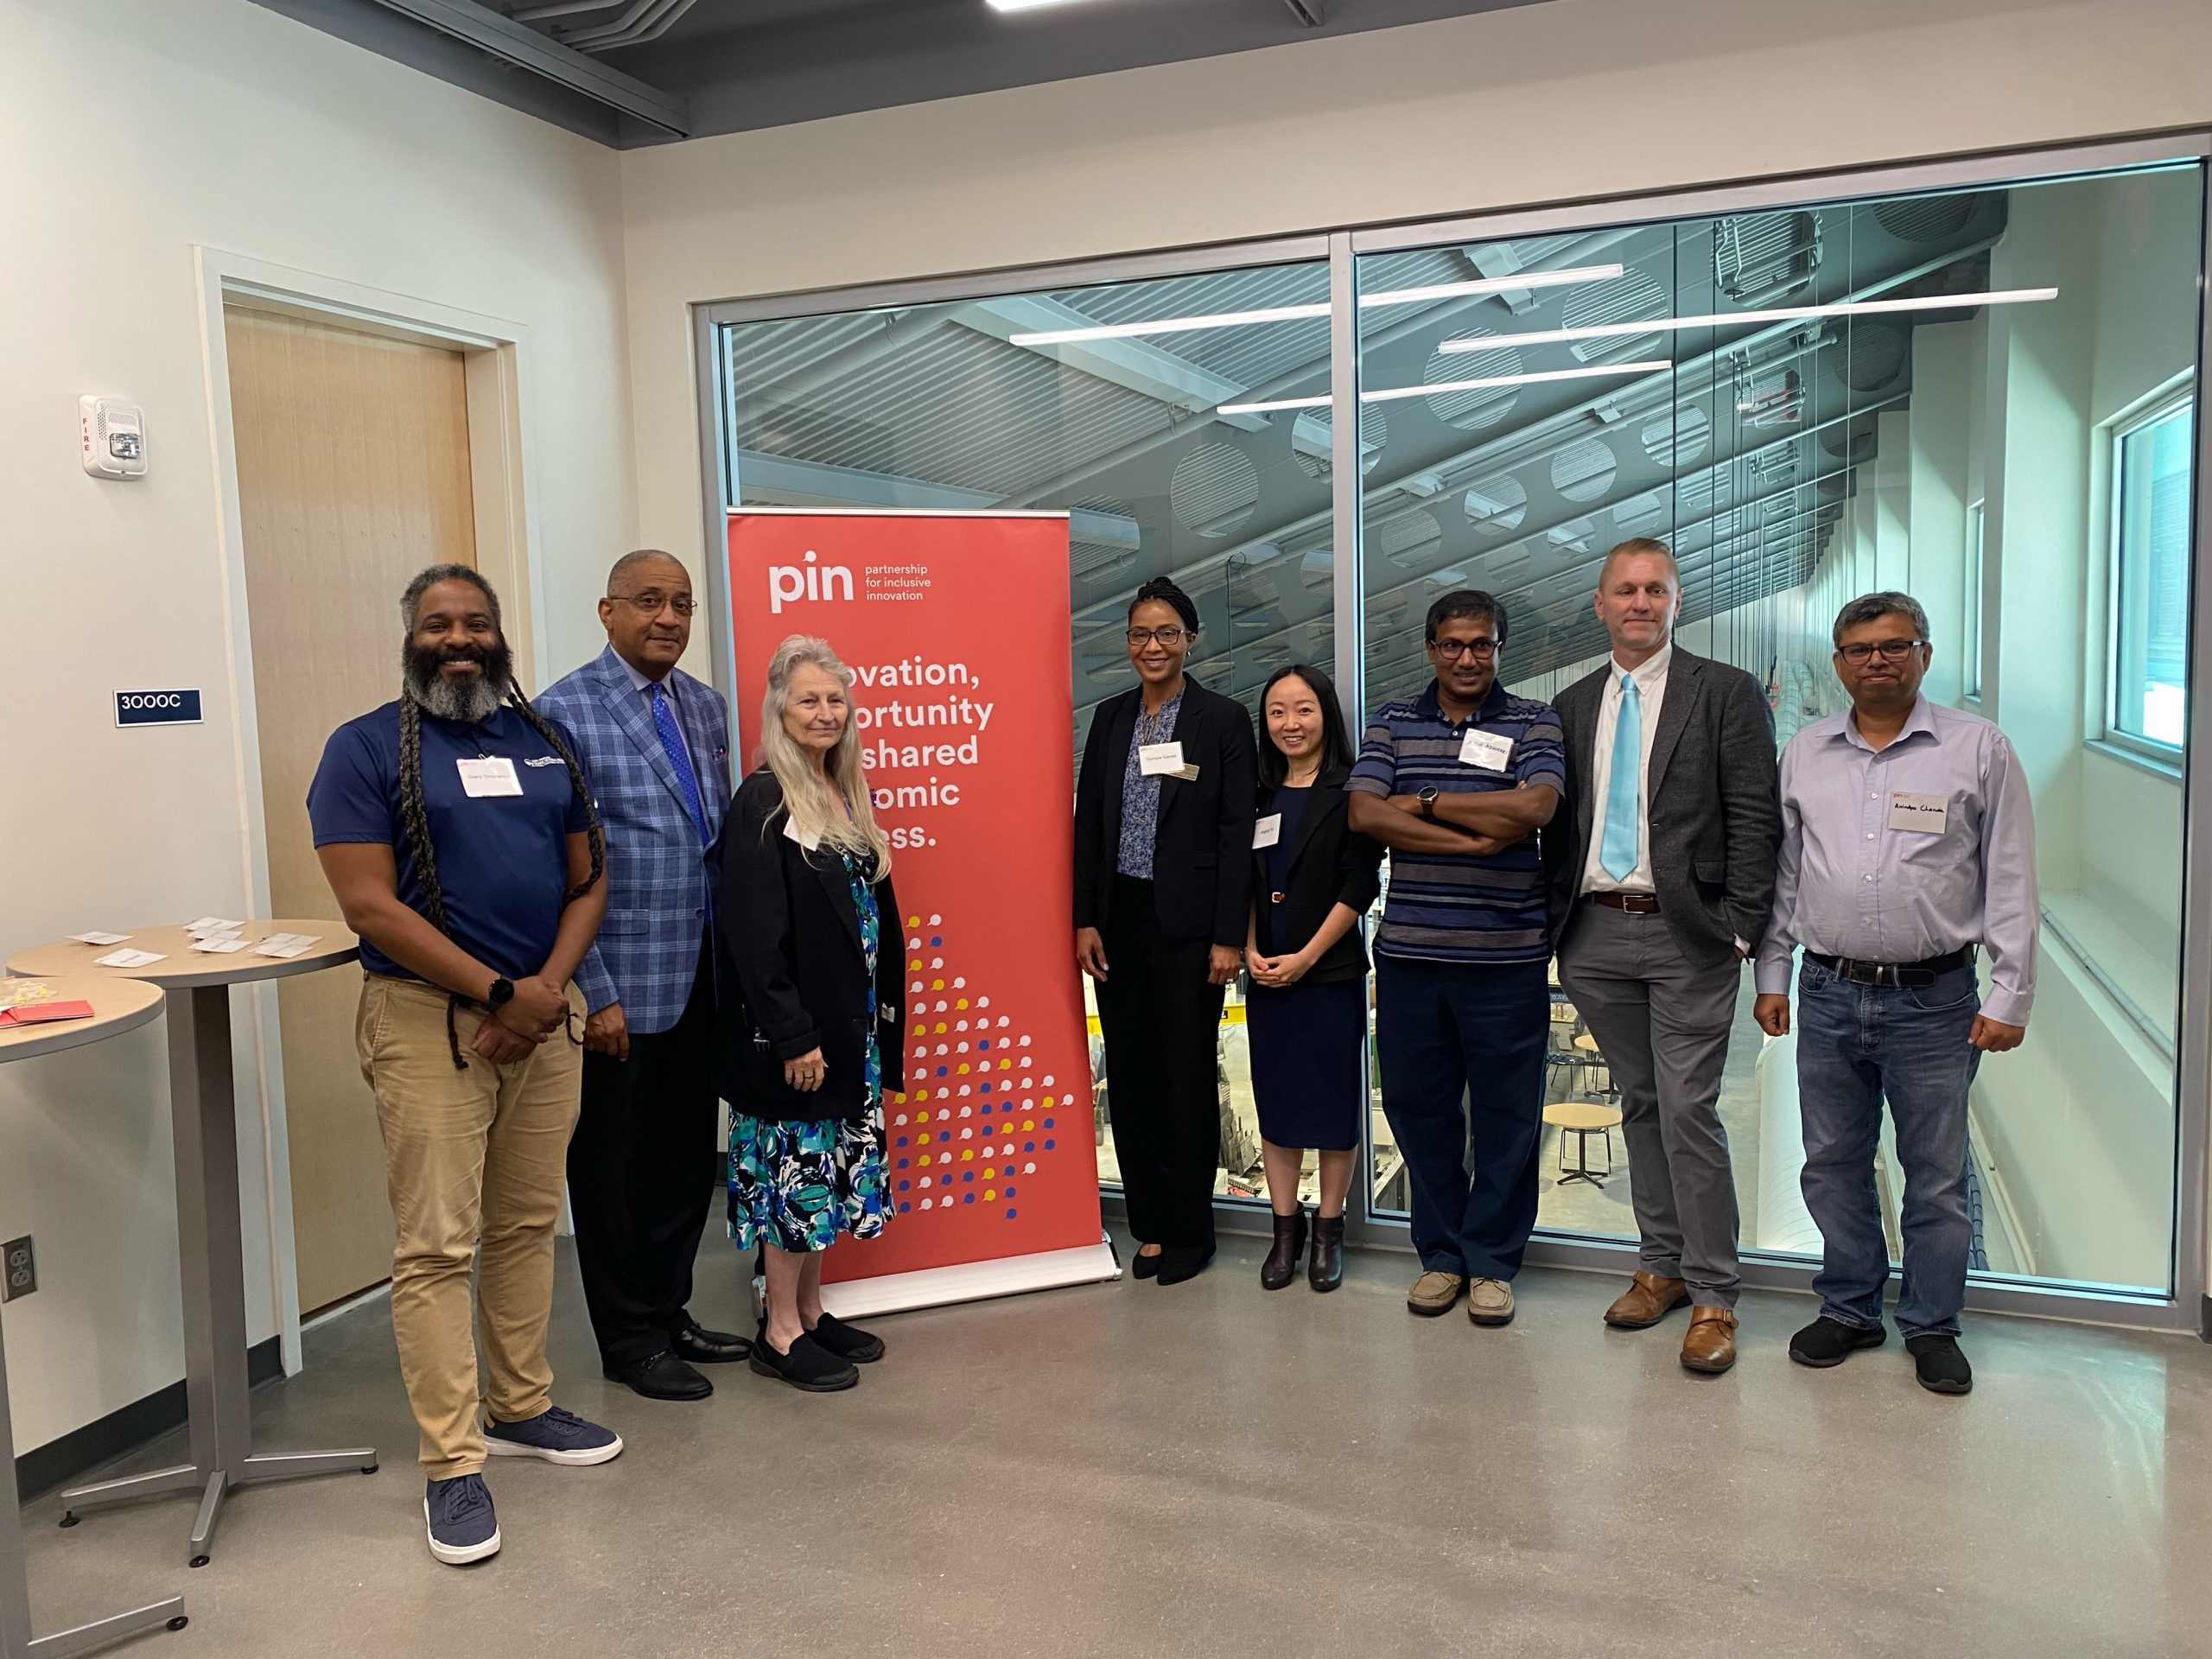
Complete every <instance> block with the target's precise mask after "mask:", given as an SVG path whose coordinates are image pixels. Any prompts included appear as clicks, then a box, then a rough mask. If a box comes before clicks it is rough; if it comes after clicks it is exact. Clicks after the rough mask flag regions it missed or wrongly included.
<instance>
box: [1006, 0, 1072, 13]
mask: <svg viewBox="0 0 2212 1659" xmlns="http://www.w3.org/2000/svg"><path fill="white" fill-rule="evenodd" d="M1067 3H1069V0H991V10H993V11H1036V10H1039V9H1040V8H1042V7H1045V6H1064V5H1066V4H1067Z"/></svg>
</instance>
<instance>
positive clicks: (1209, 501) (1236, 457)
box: [1167, 443, 1260, 536]
mask: <svg viewBox="0 0 2212 1659" xmlns="http://www.w3.org/2000/svg"><path fill="white" fill-rule="evenodd" d="M1167 499H1168V502H1169V504H1170V505H1172V506H1173V508H1174V509H1175V517H1176V519H1177V520H1178V522H1179V523H1180V524H1182V526H1183V528H1184V529H1185V530H1190V531H1197V532H1198V534H1199V535H1201V536H1226V535H1228V534H1229V533H1230V531H1234V530H1236V529H1237V528H1239V527H1240V526H1241V525H1242V524H1243V523H1244V521H1245V520H1246V519H1247V518H1250V517H1251V516H1252V509H1253V508H1255V507H1256V506H1258V505H1260V469H1259V468H1258V467H1255V466H1254V465H1253V464H1252V461H1251V457H1249V455H1247V454H1245V453H1244V452H1243V450H1242V449H1238V448H1234V447H1233V446H1231V445H1230V444H1226V443H1202V444H1200V445H1198V448H1195V449H1193V450H1192V451H1191V453H1190V454H1187V455H1185V456H1184V457H1183V459H1182V460H1181V461H1178V462H1177V463H1176V466H1175V473H1174V476H1173V477H1172V478H1170V479H1169V480H1167Z"/></svg>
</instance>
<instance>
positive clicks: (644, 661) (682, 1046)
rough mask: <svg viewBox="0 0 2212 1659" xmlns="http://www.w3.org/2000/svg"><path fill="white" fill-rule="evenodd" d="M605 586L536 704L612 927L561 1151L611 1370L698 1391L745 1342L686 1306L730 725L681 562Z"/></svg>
mask: <svg viewBox="0 0 2212 1659" xmlns="http://www.w3.org/2000/svg"><path fill="white" fill-rule="evenodd" d="M695 609H696V601H694V600H693V599H692V596H691V578H690V575H687V574H686V573H685V571H684V569H683V565H681V564H680V563H677V561H676V560H675V559H674V558H673V557H671V556H670V555H668V554H666V553H662V552H658V551H656V550H651V549H647V550H642V551H639V552H636V553H629V554H626V555H624V556H622V557H621V558H620V559H619V560H617V561H616V562H615V565H614V568H613V570H612V571H610V572H609V573H608V574H607V597H606V598H604V599H602V600H601V601H599V620H600V621H601V623H602V624H604V625H605V626H606V629H607V649H606V650H605V651H603V652H601V653H600V654H599V655H598V656H597V657H595V658H593V659H592V660H591V661H590V662H588V663H586V664H584V665H583V666H582V668H580V669H577V670H576V671H575V672H574V673H572V674H569V675H568V676H566V677H563V679H560V680H558V681H556V682H555V683H553V684H552V685H550V686H549V687H548V688H547V689H546V690H545V691H544V692H543V694H541V695H540V696H539V697H538V698H537V707H538V708H539V709H541V710H543V712H544V713H545V714H547V715H550V716H552V717H553V718H554V719H556V720H557V721H560V722H561V723H562V724H563V726H565V727H566V728H568V729H569V732H571V733H572V734H575V741H576V743H577V746H578V747H579V748H580V749H581V750H582V753H581V754H579V755H578V756H577V759H578V760H579V761H580V762H582V766H583V770H584V776H585V777H586V778H587V779H588V780H589V781H590V785H591V791H592V794H593V797H594V799H595V800H596V802H597V804H598V807H599V819H600V823H601V824H602V825H603V826H604V827H605V829H606V831H607V919H606V920H605V921H604V922H603V923H602V924H601V926H600V930H599V938H598V939H597V940H596V941H595V942H594V944H593V945H592V948H591V950H590V951H589V953H588V955H586V957H584V961H583V965H582V968H580V969H578V970H577V972H576V984H577V986H578V988H580V989H581V990H582V992H583V994H584V1004H585V1007H586V1008H587V1009H588V1013H589V1017H588V1019H587V1020H586V1021H585V1024H584V1076H583V1109H582V1113H581V1115H580V1116H578V1118H577V1120H576V1132H575V1138H574V1139H573V1140H572V1141H570V1142H569V1198H570V1200H571V1203H572V1204H573V1205H574V1207H575V1222H576V1259H577V1262H578V1264H579V1265H580V1266H581V1268H582V1271H583V1281H584V1300H585V1302H586V1304H587V1305H588V1306H589V1308H590V1310H591V1322H592V1330H593V1332H594V1334H595V1335H596V1336H597V1337H598V1338H599V1351H600V1359H601V1363H602V1364H603V1365H604V1367H605V1368H606V1371H607V1376H608V1377H609V1378H610V1379H611V1380H613V1381H614V1382H617V1383H624V1384H626V1385H627V1386H628V1387H630V1388H632V1389H636V1390H637V1392H639V1394H642V1395H645V1396H646V1397H647V1398H649V1399H654V1400H703V1399H705V1398H706V1397H707V1396H708V1395H709V1394H712V1393H713V1392H714V1385H713V1384H712V1383H709V1382H708V1381H707V1379H706V1377H705V1376H702V1374H701V1373H700V1372H699V1371H698V1370H696V1369H694V1366H693V1363H692V1362H695V1361H709V1362H718V1361H728V1360H736V1359H742V1358H744V1357H746V1355H747V1353H749V1352H750V1351H751V1344H748V1343H747V1341H746V1340H745V1338H742V1337H737V1336H732V1335H729V1334H728V1333H726V1332H715V1331H705V1330H702V1329H701V1328H700V1327H699V1325H698V1324H697V1323H696V1321H695V1320H694V1319H692V1318H691V1315H690V1311H689V1309H688V1307H687V1306H686V1305H687V1304H688V1303H689V1302H690V1299H691V1262H692V1258H693V1257H694V1256H695V1255H696V1254H697V1253H698V1249H699V1237H700V1233H701V1231H702V1229H703V1228H704V1227H705V1225H706V1220H707V1211H708V1208H709V1205H710V1204H711V1202H712V1200H713V1198H714V1192H715V1177H716V1172H717V1163H716V1154H715V973H714V952H713V944H712V938H713V929H712V925H711V916H710V913H709V912H710V911H711V908H712V906H713V903H714V895H713V892H712V889H711V887H710V886H709V863H708V861H707V856H706V853H707V849H708V848H709V847H710V846H712V845H713V844H714V840H715V836H716V835H718V834H719V833H720V832H721V825H722V814H723V812H724V810H726V809H727V808H728V805H729V718H728V713H727V712H726V710H725V709H723V706H722V700H721V696H719V695H717V693H716V692H715V689H714V688H713V687H712V686H710V685H707V684H704V683H702V682H700V681H698V680H696V679H694V678H692V677H691V676H690V675H689V674H686V673H685V672H683V670H681V669H679V668H678V667H677V666H676V663H677V658H680V657H681V656H683V648H684V646H685V645H688V644H690V639H691V615H692V613H693V611H694V610H695Z"/></svg>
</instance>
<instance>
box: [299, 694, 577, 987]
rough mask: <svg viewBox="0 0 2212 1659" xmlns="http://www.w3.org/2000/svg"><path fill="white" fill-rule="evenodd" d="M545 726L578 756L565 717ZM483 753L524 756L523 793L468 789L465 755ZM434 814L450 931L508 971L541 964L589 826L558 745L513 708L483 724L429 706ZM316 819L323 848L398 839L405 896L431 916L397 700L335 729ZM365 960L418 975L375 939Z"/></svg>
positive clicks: (426, 788)
mask: <svg viewBox="0 0 2212 1659" xmlns="http://www.w3.org/2000/svg"><path fill="white" fill-rule="evenodd" d="M546 723H547V724H548V725H550V726H552V727H553V728H554V729H555V730H556V731H559V732H560V733H561V738H562V741H563V742H565V743H567V744H568V745H569V753H571V754H573V753H575V739H574V738H572V737H571V736H570V735H569V733H568V732H567V731H566V730H564V729H563V728H561V727H560V725H559V723H558V722H557V721H552V720H550V719H549V720H548V721H547V722H546ZM479 756H492V757H495V758H496V757H499V756H505V758H506V759H508V760H512V761H513V762H514V768H515V777H516V779H517V780H518V781H519V782H520V784H521V785H522V793H521V794H519V795H480V796H475V797H471V796H470V795H468V794H467V792H466V791H464V790H463V789H462V787H461V766H460V763H461V761H462V760H474V759H476V758H477V757H479ZM423 816H424V817H426V818H428V819H429V826H430V850H431V853H432V855H434V856H435V859H436V861H437V869H438V891H439V893H440V894H441V895H442V897H443V899H444V900H445V912H446V931H447V934H448V937H450V938H452V940H453V942H454V944H457V945H459V946H460V947H461V949H462V950H466V951H467V952H468V954H469V955H470V956H472V957H475V958H476V959H477V960H478V961H479V962H481V963H486V964H487V965H488V966H489V967H491V968H492V969H494V970H495V971H496V972H498V973H499V975H500V976H503V977H505V978H507V979H526V978H528V977H529V976H531V975H532V974H535V973H537V972H538V971H540V970H541V969H543V967H544V966H545V959H546V957H549V956H550V955H552V954H553V939H554V936H555V935H556V933H558V932H559V931H560V928H561V910H562V905H563V899H564V898H565V897H566V895H567V893H568V891H569V848H568V837H569V836H572V835H582V833H583V831H584V829H585V817H584V804H583V801H582V798H581V797H579V796H578V795H577V793H576V790H575V784H574V783H573V782H572V781H571V780H570V779H569V768H568V767H567V766H565V765H564V764H563V762H562V760H561V757H560V755H559V754H558V753H556V751H555V750H554V748H553V746H552V745H551V744H550V743H548V742H547V741H545V740H544V739H543V738H542V737H540V736H539V735H538V734H537V732H535V731H534V730H532V729H531V726H530V724H529V722H528V721H524V719H523V717H522V716H521V715H518V714H517V713H516V712H515V711H514V710H513V709H507V708H502V709H499V711H498V712H497V713H495V714H494V715H493V716H492V717H491V718H490V719H489V720H486V721H479V722H478V723H476V724H475V725H474V726H468V725H463V724H462V723H461V722H460V721H451V720H439V719H436V718H435V717H434V716H432V715H423ZM308 822H309V823H311V824H312V825H313V827H314V829H315V845H316V846H318V847H328V846H331V845H333V844H334V843H337V842H377V843H379V844H381V845H384V846H388V847H390V848H391V852H392V861H393V862H394V863H395V864H396V865H397V867H398V871H399V899H400V902H401V903H402V904H404V905H406V906H408V907H409V908H410V909H411V910H413V911H416V912H418V913H419V914H423V915H426V916H427V915H428V914H429V910H428V907H427V906H425V905H424V903H423V884H422V882H421V880H419V879H418V877H417V875H416V869H415V857H414V855H413V854H412V853H411V852H410V851H409V850H408V846H407V831H406V829H405V827H404V824H403V823H401V821H400V816H399V705H398V703H397V702H387V703H386V704H385V706H384V707H383V708H381V709H374V710H372V711H371V712H370V713H368V714H365V715H361V716H360V717H359V719H357V720H349V721H346V723H345V724H344V725H343V726H340V728H338V729H337V730H336V731H334V732H333V733H332V734H330V741H329V742H327V743H326V744H324V745H323V749H322V764H321V766H317V767H316V768H315V781H314V782H313V783H312V784H310V785H308ZM361 966H362V967H363V968H364V969H367V970H368V971H369V972H370V973H372V974H385V975H389V976H391V977H392V978H395V979H413V978H415V977H416V976H415V975H413V974H410V973H409V972H408V971H407V969H404V968H402V967H401V966H400V965H399V964H398V963H396V962H394V961H392V959H391V957H387V956H385V954H384V952H383V951H381V950H378V949H377V948H376V946H374V945H373V944H370V943H369V941H368V940H366V939H363V940H362V941H361Z"/></svg>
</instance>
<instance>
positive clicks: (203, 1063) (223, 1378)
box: [61, 985, 377, 1567]
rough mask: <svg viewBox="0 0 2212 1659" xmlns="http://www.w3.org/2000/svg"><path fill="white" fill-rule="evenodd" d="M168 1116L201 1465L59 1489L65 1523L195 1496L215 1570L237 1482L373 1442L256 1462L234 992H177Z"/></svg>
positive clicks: (366, 1459)
mask: <svg viewBox="0 0 2212 1659" xmlns="http://www.w3.org/2000/svg"><path fill="white" fill-rule="evenodd" d="M168 1033H169V1119H170V1128H171V1132H172V1134H173V1135H174V1136H175V1142H176V1230H177V1246H178V1254H179V1257H180V1261H181V1267H182V1277H183V1288H184V1358H185V1364H184V1376H185V1398H186V1402H187V1404H188V1409H189V1411H190V1414H191V1446H192V1461H191V1462H190V1463H188V1464H182V1465H178V1466H177V1467H175V1468H173V1469H163V1470H159V1471H156V1472H155V1473H153V1474H150V1475H138V1476H135V1477H132V1478H129V1479H124V1480H108V1481H101V1482H99V1483H97V1484H93V1485H90V1486H79V1487H74V1488H73V1489H71V1490H70V1491H66V1492H64V1493H62V1494H61V1502H62V1504H63V1508H64V1510H65V1513H64V1514H63V1516H62V1517H61V1524H62V1525H63V1526H65V1527H67V1526H74V1525H75V1524H76V1523H77V1511H78V1510H82V1509H86V1508H90V1507H92V1506H93V1505H95V1504H102V1503H121V1502H124V1501H126V1500H128V1499H131V1498H139V1497H156V1496H158V1495H160V1494H162V1493H164V1492H175V1491H191V1490H197V1491H199V1492H200V1511H199V1515H198V1516H197V1517H196V1519H195V1520H194V1522H193V1528H192V1535H191V1542H190V1546H189V1548H188V1550H187V1551H186V1555H185V1559H186V1561H187V1562H188V1564H189V1565H191V1566H193V1567H205V1566H207V1560H208V1554H209V1551H210V1548H212V1545H213V1539H214V1534H215V1522H216V1521H217V1519H218V1517H219V1516H220V1514H221V1511H222V1507H223V1503H224V1501H225V1499H226V1498H227V1497H229V1496H230V1494H231V1492H232V1491H233V1490H234V1489H235V1488H237V1487H240V1486H245V1485H251V1484H256V1483H258V1482H263V1481H270V1480H293V1479H297V1478H300V1477H302V1476H305V1475H324V1474H337V1473H341V1472H343V1471H348V1470H358V1471H359V1472H361V1473H362V1474H365V1475H370V1474H374V1473H375V1472H376V1468H377V1454H376V1451H375V1448H374V1447H372V1446H356V1447H353V1448H351V1449H349V1450H346V1451H342V1452H303V1453H296V1454H293V1455H290V1456H282V1457H258V1458H257V1457H255V1456H254V1455H252V1452H253V1425H252V1421H251V1414H250V1412H249V1409H248V1407H247V1404H246V1331H245V1244H244V1243H243V1238H242V1233H241V1224H240V1220H239V1214H238V1112H237V1108H236V1104H235V1096H233V1094H232V1077H231V996H230V988H229V987H228V986H225V985H203V986H197V987H194V988H188V989H177V990H172V991H170V992H169V993H168Z"/></svg>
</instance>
